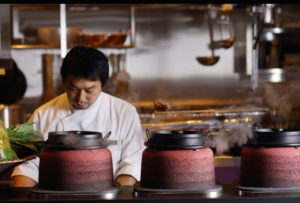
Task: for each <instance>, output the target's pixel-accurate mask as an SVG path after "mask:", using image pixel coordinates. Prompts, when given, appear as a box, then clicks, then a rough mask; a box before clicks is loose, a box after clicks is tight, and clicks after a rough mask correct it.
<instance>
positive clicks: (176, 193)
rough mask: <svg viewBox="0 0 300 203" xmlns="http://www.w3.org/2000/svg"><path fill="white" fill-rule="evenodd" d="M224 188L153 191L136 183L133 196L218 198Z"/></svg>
mask: <svg viewBox="0 0 300 203" xmlns="http://www.w3.org/2000/svg"><path fill="white" fill-rule="evenodd" d="M222 191H223V189H222V186H220V185H215V187H213V188H208V189H194V188H193V189H153V188H145V187H142V186H141V185H140V183H139V182H138V183H136V184H135V186H134V187H133V194H134V196H135V197H143V198H147V197H164V196H165V197H166V196H167V197H180V196H181V197H184V196H192V197H205V198H218V197H219V196H220V195H221V194H222Z"/></svg>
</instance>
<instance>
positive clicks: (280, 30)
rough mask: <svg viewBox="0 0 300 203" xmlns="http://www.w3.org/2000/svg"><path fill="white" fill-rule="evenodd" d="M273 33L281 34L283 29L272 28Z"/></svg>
mask: <svg viewBox="0 0 300 203" xmlns="http://www.w3.org/2000/svg"><path fill="white" fill-rule="evenodd" d="M273 32H274V33H275V34H280V33H282V32H283V29H282V28H280V27H274V28H273Z"/></svg>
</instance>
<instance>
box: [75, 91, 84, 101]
mask: <svg viewBox="0 0 300 203" xmlns="http://www.w3.org/2000/svg"><path fill="white" fill-rule="evenodd" d="M85 97H86V94H85V92H84V91H83V90H82V91H79V92H78V95H77V98H78V101H80V102H83V101H85Z"/></svg>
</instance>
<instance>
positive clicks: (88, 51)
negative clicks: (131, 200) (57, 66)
mask: <svg viewBox="0 0 300 203" xmlns="http://www.w3.org/2000/svg"><path fill="white" fill-rule="evenodd" d="M60 73H61V77H62V81H63V84H64V87H65V90H66V92H65V93H63V94H61V95H59V96H57V97H56V98H54V99H52V100H51V101H49V102H48V103H46V104H44V105H42V106H40V107H39V108H37V109H36V110H35V111H34V113H33V115H32V116H31V118H30V119H29V121H31V122H34V123H35V124H34V128H35V130H37V131H39V132H41V133H42V135H43V137H42V140H47V138H48V133H49V132H51V131H68V130H85V131H98V132H102V133H103V135H106V134H107V133H108V132H109V131H111V135H110V137H109V140H116V141H117V144H116V145H110V146H108V148H109V149H110V151H111V153H112V161H113V173H114V179H115V181H116V182H118V183H120V184H121V185H132V184H134V183H135V182H136V181H139V179H140V171H141V170H140V169H141V159H142V152H143V150H144V136H143V134H142V129H141V124H140V120H139V116H138V114H137V111H136V109H135V107H134V106H133V105H131V104H130V103H128V102H126V101H124V100H121V99H119V98H117V97H114V96H111V95H109V94H107V93H105V92H103V91H102V88H103V86H104V85H105V83H106V81H107V79H108V77H109V65H108V59H107V57H106V56H105V55H104V54H103V53H102V52H100V51H98V50H97V49H94V48H90V47H84V46H76V47H74V48H72V49H71V50H70V51H69V52H68V54H67V55H66V57H65V58H64V60H63V63H62V66H61V70H60ZM38 172H39V158H38V157H37V158H35V159H33V160H30V161H27V162H25V163H23V164H20V165H19V166H17V167H16V168H15V169H14V171H13V173H12V177H13V185H14V186H15V187H32V186H34V185H35V184H37V182H38Z"/></svg>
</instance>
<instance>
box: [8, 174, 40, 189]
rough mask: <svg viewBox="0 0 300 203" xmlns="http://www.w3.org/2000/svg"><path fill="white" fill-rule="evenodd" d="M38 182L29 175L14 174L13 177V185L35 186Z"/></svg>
mask: <svg viewBox="0 0 300 203" xmlns="http://www.w3.org/2000/svg"><path fill="white" fill-rule="evenodd" d="M36 184H37V182H35V181H34V180H32V179H31V178H28V177H27V176H14V177H13V187H33V186H35V185H36Z"/></svg>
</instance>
